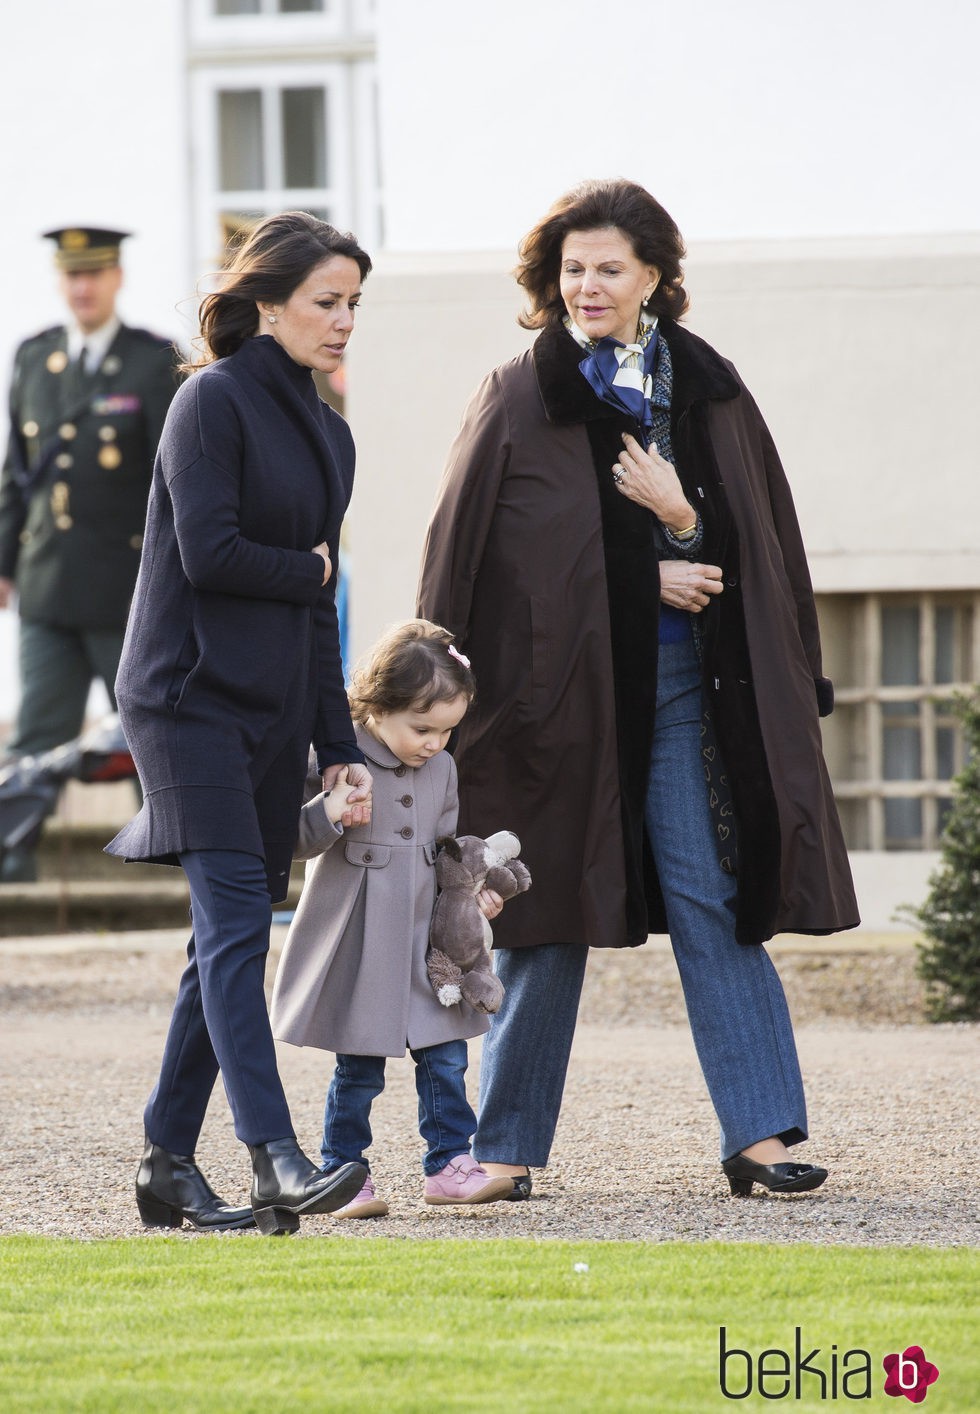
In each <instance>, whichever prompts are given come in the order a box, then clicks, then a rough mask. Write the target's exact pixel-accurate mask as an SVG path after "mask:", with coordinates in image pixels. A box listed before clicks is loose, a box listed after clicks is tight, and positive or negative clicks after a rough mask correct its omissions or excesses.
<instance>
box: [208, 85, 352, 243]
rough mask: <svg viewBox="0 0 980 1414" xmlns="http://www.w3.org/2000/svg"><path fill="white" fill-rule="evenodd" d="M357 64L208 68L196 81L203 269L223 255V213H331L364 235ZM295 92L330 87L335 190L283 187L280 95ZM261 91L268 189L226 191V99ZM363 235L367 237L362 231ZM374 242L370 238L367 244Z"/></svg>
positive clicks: (329, 145)
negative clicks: (355, 114) (354, 100)
mask: <svg viewBox="0 0 980 1414" xmlns="http://www.w3.org/2000/svg"><path fill="white" fill-rule="evenodd" d="M350 68H351V66H350V65H348V64H345V63H342V62H339V61H327V62H323V63H314V64H291V63H269V64H254V65H241V66H238V65H236V66H235V67H233V68H232V67H230V66H225V65H202V66H201V67H200V68H199V69H197V70H195V72H194V73H193V74H192V76H191V112H192V131H193V132H195V133H196V134H197V140H198V143H199V148H198V161H197V162H196V163H195V164H194V250H195V256H196V260H197V268H198V269H214V268H216V267H217V263H218V262H219V261H220V257H221V254H222V252H221V236H220V217H221V214H222V212H225V211H237V210H253V211H258V212H261V213H262V214H267V213H270V212H274V211H285V210H289V209H295V208H306V207H313V208H322V207H325V208H326V209H327V210H328V212H329V214H330V220H331V222H332V223H333V224H335V225H339V226H341V227H343V228H347V227H348V226H350V227H353V229H355V230H356V226H355V224H354V221H353V217H354V215H355V214H356V212H355V211H353V210H352V209H351V208H352V207H354V206H355V205H356V203H357V195H356V193H355V191H354V183H353V177H352V166H351V159H352V143H351V140H350V130H351V112H352V105H351V94H350V88H351V73H350ZM287 88H322V89H323V90H324V94H325V102H324V115H325V121H326V129H327V131H326V137H325V141H326V154H327V175H328V178H329V185H328V186H325V187H307V188H287V187H285V186H283V185H282V182H281V180H280V181H276V180H275V179H276V177H277V176H278V177H280V178H281V177H282V176H283V173H282V142H281V136H282V134H281V126H280V119H281V106H280V94H281V93H282V91H283V89H287ZM247 89H258V90H259V91H260V92H261V93H262V110H263V124H262V131H263V149H264V151H263V159H264V160H263V166H264V169H265V176H266V181H267V183H268V185H266V186H265V187H264V188H262V190H261V191H223V190H221V188H220V142H219V138H220V125H219V117H218V94H219V93H221V92H229V91H231V90H247ZM358 234H359V235H360V232H358ZM362 239H364V240H365V242H366V240H367V238H362Z"/></svg>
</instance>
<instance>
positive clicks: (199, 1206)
mask: <svg viewBox="0 0 980 1414" xmlns="http://www.w3.org/2000/svg"><path fill="white" fill-rule="evenodd" d="M136 1206H137V1207H138V1208H139V1210H140V1217H141V1218H142V1219H143V1222H144V1223H145V1225H146V1226H147V1227H180V1225H181V1223H182V1222H183V1221H184V1219H185V1218H186V1219H187V1221H188V1222H189V1223H193V1225H194V1226H195V1227H196V1228H200V1229H201V1231H202V1232H226V1231H227V1230H228V1229H229V1228H236V1227H254V1226H255V1218H254V1216H253V1214H252V1209H251V1208H232V1207H229V1205H228V1204H227V1203H226V1202H225V1200H224V1199H223V1198H219V1197H218V1195H217V1193H215V1191H214V1189H213V1188H212V1187H211V1185H210V1184H209V1183H208V1181H207V1179H206V1178H205V1177H204V1175H203V1173H202V1172H201V1170H200V1169H199V1168H198V1166H197V1164H196V1163H195V1162H194V1155H193V1154H171V1153H170V1152H169V1151H168V1150H167V1149H161V1148H160V1145H159V1144H154V1143H153V1142H152V1141H151V1140H149V1139H148V1140H147V1141H146V1148H145V1149H144V1150H143V1159H142V1162H141V1163H140V1166H139V1172H138V1173H137V1175H136Z"/></svg>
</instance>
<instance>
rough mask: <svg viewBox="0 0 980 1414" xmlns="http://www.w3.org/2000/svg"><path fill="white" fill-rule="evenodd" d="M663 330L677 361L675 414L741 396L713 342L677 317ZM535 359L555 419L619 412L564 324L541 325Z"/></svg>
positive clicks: (570, 420) (567, 420)
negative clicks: (586, 368) (593, 383)
mask: <svg viewBox="0 0 980 1414" xmlns="http://www.w3.org/2000/svg"><path fill="white" fill-rule="evenodd" d="M660 335H661V337H662V338H663V339H665V340H666V342H667V345H668V347H669V349H670V356H671V360H672V362H673V365H674V394H673V409H672V411H673V414H674V416H675V417H679V416H680V414H681V413H682V412H683V411H684V410H685V408H688V407H690V406H691V405H692V403H696V402H701V401H704V400H706V399H707V400H710V399H726V398H735V397H738V394H739V393H740V392H741V385H740V384H739V382H738V379H737V378H736V377H735V374H734V370H733V369H732V366H731V364H729V363H728V362H727V360H725V359H723V358H722V357H721V355H720V354H717V353H715V351H714V349H713V348H712V347H711V345H710V344H706V343H705V341H704V340H703V339H699V338H698V336H697V334H692V333H691V332H690V330H689V329H682V328H681V326H680V325H679V324H677V323H675V321H674V320H672V319H661V321H660ZM532 359H533V362H534V372H535V376H536V378H537V381H538V391H539V392H540V394H541V400H542V402H543V403H544V410H545V415H546V416H547V418H548V421H549V422H554V423H558V424H568V423H576V422H593V421H595V420H596V419H598V418H604V417H613V416H615V415H616V409H615V408H613V407H611V406H610V405H609V404H608V403H604V402H603V401H602V399H601V398H599V397H598V395H597V394H596V393H595V392H593V390H592V388H591V387H590V385H589V383H588V382H587V381H586V379H585V378H584V377H583V375H582V373H581V372H580V370H579V364H580V363H581V361H582V350H581V349H580V348H579V346H578V344H577V343H576V342H575V340H574V339H573V338H572V337H571V336H570V335H569V334H568V332H567V331H566V330H565V329H564V328H563V327H562V325H561V324H554V325H548V327H547V328H545V329H542V330H541V333H540V334H539V335H538V337H537V338H536V339H535V341H534V344H533V346H532Z"/></svg>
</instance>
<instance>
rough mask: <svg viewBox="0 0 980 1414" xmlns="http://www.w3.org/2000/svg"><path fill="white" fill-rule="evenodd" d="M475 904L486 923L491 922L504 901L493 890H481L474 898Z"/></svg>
mask: <svg viewBox="0 0 980 1414" xmlns="http://www.w3.org/2000/svg"><path fill="white" fill-rule="evenodd" d="M476 902H477V905H478V907H479V909H480V912H481V913H482V914H483V916H484V918H486V919H487V921H488V922H492V920H493V919H494V918H496V916H497V914H498V913H499V912H500V911H501V909H502V908H503V906H504V901H503V899H502V898H501V897H500V895H499V894H498V893H496V892H495V890H493V889H481V890H480V892H479V893H478V894H477V896H476Z"/></svg>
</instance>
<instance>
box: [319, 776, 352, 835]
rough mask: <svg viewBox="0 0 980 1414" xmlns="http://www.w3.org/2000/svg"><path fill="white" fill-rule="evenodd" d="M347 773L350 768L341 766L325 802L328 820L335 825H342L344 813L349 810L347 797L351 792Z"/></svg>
mask: <svg viewBox="0 0 980 1414" xmlns="http://www.w3.org/2000/svg"><path fill="white" fill-rule="evenodd" d="M347 771H348V768H347V767H346V766H341V768H340V770H339V771H338V772H337V774H336V776H335V777H334V782H333V785H332V786H331V788H330V793H329V795H328V796H327V797H326V799H325V801H324V806H325V808H326V811H327V819H328V820H330V821H332V822H333V824H335V825H339V824H340V822H341V820H342V819H343V815H344V811H345V810H346V809H347V797H348V795H349V794H350V791H349V790H348V789H347V784H348V781H347ZM324 775H326V772H324Z"/></svg>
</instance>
